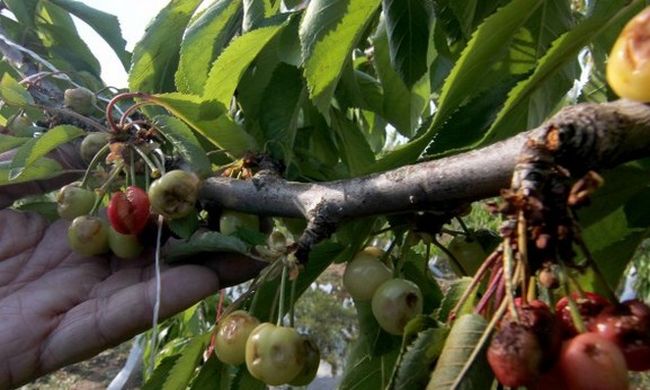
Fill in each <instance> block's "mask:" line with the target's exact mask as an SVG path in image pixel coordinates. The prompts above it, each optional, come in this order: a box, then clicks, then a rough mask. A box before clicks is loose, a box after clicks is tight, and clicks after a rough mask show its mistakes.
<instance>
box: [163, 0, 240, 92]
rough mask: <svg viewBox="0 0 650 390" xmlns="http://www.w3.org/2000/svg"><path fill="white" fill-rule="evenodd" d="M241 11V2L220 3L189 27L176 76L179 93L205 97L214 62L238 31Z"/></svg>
mask: <svg viewBox="0 0 650 390" xmlns="http://www.w3.org/2000/svg"><path fill="white" fill-rule="evenodd" d="M241 9H242V1H241V0H218V1H215V2H214V3H212V4H211V5H210V6H209V7H208V8H207V9H206V10H205V11H204V12H203V13H202V14H201V16H199V17H198V18H197V19H196V20H194V21H192V23H191V24H190V25H189V27H188V28H187V31H186V32H185V36H184V37H183V42H182V43H181V53H180V62H179V64H178V71H177V72H176V76H175V78H176V87H177V88H178V90H179V91H180V92H184V93H191V94H197V95H200V94H202V93H203V85H204V84H205V82H206V80H207V79H208V72H209V70H210V66H211V65H212V62H213V61H214V60H215V59H216V58H217V57H218V56H219V54H221V52H222V51H223V49H224V48H225V47H226V46H227V45H228V43H229V42H230V40H231V39H232V38H233V36H234V35H235V33H236V32H237V30H238V28H239V20H240V18H241Z"/></svg>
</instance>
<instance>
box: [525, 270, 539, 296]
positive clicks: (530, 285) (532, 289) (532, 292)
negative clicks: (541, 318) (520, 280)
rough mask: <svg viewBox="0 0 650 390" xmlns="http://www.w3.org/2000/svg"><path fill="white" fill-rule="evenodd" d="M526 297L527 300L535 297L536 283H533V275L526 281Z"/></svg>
mask: <svg viewBox="0 0 650 390" xmlns="http://www.w3.org/2000/svg"><path fill="white" fill-rule="evenodd" d="M526 291H527V293H526V297H527V298H528V302H530V301H533V300H535V299H537V284H536V283H535V277H534V276H531V277H530V278H529V281H528V289H527V290H526Z"/></svg>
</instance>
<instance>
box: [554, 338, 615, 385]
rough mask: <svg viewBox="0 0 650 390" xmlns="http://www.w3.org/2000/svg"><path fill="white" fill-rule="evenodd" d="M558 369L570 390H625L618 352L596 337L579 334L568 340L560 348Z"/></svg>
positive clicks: (610, 343)
mask: <svg viewBox="0 0 650 390" xmlns="http://www.w3.org/2000/svg"><path fill="white" fill-rule="evenodd" d="M560 368H561V370H562V373H563V377H564V378H565V380H566V382H567V384H568V385H569V386H568V388H570V389H575V390H581V389H585V390H586V389H589V390H601V389H602V390H610V389H627V388H628V377H627V369H626V367H625V358H624V357H623V354H622V353H621V350H620V349H619V348H618V346H617V345H616V344H614V343H612V342H611V341H609V340H607V339H606V338H604V337H602V336H600V335H599V334H596V333H591V332H587V333H582V334H579V335H577V336H576V337H574V338H572V339H571V340H568V341H567V342H566V343H565V345H564V346H563V348H562V353H561V355H560Z"/></svg>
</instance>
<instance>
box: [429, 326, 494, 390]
mask: <svg viewBox="0 0 650 390" xmlns="http://www.w3.org/2000/svg"><path fill="white" fill-rule="evenodd" d="M486 328H487V322H486V321H485V319H484V318H483V317H481V316H480V315H477V314H466V315H463V316H461V317H460V318H458V319H457V320H456V321H455V322H454V326H453V327H452V328H451V331H450V332H449V336H448V337H447V341H446V342H445V346H444V348H443V349H442V353H441V354H440V357H439V358H438V363H437V364H436V368H435V370H434V371H433V373H432V374H431V380H430V381H429V385H428V386H427V389H430V390H436V389H440V390H442V389H445V390H446V389H449V388H452V385H457V386H453V388H456V389H481V388H490V385H489V384H490V383H492V380H493V379H492V378H493V377H492V371H490V368H489V367H488V365H487V360H486V358H485V353H484V352H481V353H479V356H478V357H477V359H476V360H475V361H474V362H473V364H472V367H471V368H470V370H469V371H468V372H467V374H466V375H465V376H464V377H463V378H459V374H460V373H461V370H462V369H463V367H464V366H465V364H466V363H467V362H468V360H469V358H470V355H471V354H472V351H473V350H474V347H475V346H476V345H477V343H478V341H479V339H480V338H481V336H483V333H484V332H485V329H486ZM486 347H487V344H486V345H484V346H483V349H486Z"/></svg>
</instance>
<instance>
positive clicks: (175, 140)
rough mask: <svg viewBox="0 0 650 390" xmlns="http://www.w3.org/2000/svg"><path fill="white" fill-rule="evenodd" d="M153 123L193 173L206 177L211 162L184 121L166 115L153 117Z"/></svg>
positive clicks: (210, 170)
mask: <svg viewBox="0 0 650 390" xmlns="http://www.w3.org/2000/svg"><path fill="white" fill-rule="evenodd" d="M154 123H155V126H156V127H157V128H158V129H160V131H161V133H162V135H163V136H164V137H165V138H166V139H167V140H168V141H170V142H171V144H172V145H173V146H174V151H175V152H177V153H178V154H179V155H180V156H181V157H182V158H183V160H185V162H186V163H188V164H189V165H190V167H191V168H192V171H194V173H196V174H197V175H199V176H200V177H202V178H205V177H208V176H209V175H210V174H211V173H212V168H211V163H210V160H209V159H208V157H207V156H206V154H205V150H203V148H202V147H201V144H199V141H198V139H196V137H195V136H194V134H193V133H192V130H191V129H190V128H189V127H187V125H186V124H185V123H183V122H182V121H181V120H179V119H177V118H174V117H171V116H167V115H159V116H157V117H155V118H154Z"/></svg>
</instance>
